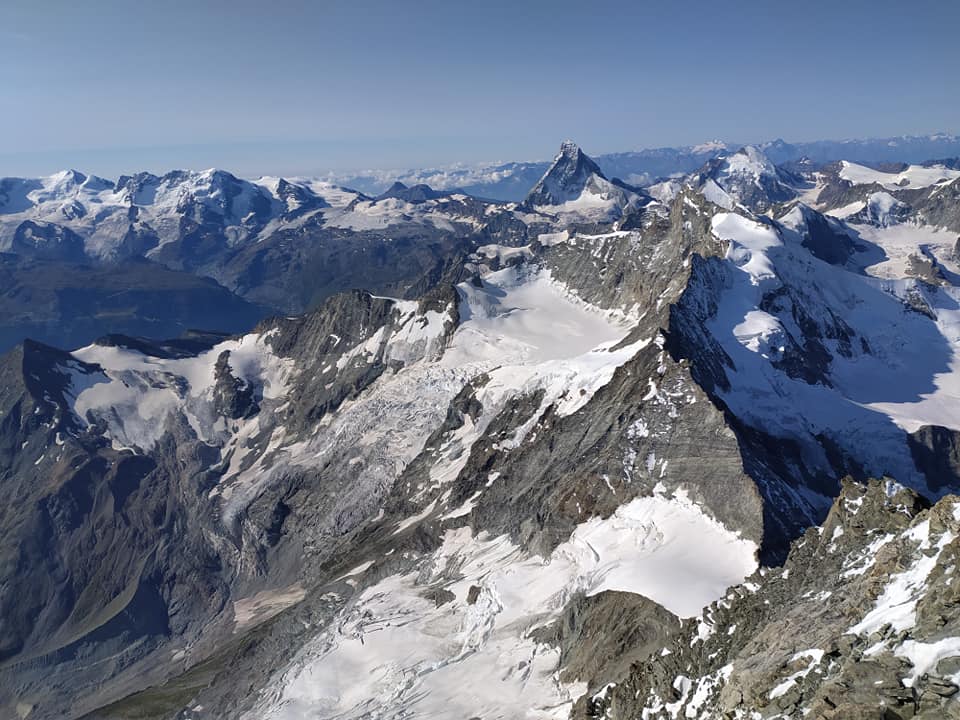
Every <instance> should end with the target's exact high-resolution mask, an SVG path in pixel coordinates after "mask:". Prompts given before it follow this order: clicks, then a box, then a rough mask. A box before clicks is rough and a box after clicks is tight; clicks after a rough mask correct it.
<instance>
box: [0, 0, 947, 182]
mask: <svg viewBox="0 0 960 720" xmlns="http://www.w3.org/2000/svg"><path fill="white" fill-rule="evenodd" d="M920 5H924V6H926V7H925V8H920V7H918V4H916V3H915V4H903V3H891V2H869V3H868V2H860V1H856V2H849V3H843V4H842V5H840V6H836V5H834V4H830V3H826V2H812V3H804V4H803V6H802V7H792V6H781V5H769V4H767V3H761V2H741V3H734V4H733V5H727V6H719V5H718V4H715V3H705V2H701V3H693V4H692V5H691V4H685V5H683V6H669V7H664V6H660V5H655V4H636V3H629V2H626V1H625V0H615V1H608V2H602V3H598V4H597V5H596V6H595V7H594V8H591V10H590V12H589V13H584V12H583V11H582V8H579V6H577V5H575V4H573V3H570V2H559V3H547V2H543V1H542V0H537V1H535V2H530V3H525V4H523V5H520V6H514V5H513V4H510V3H505V2H493V3H488V4H484V5H483V6H477V7H472V8H464V7H460V6H456V7H451V6H449V5H448V4H445V3H440V2H423V3H418V4H416V5H415V6H412V5H411V6H408V5H401V4H394V3H387V2H360V3H350V4H349V5H348V4H343V3H326V4H323V5H321V4H307V5H304V4H302V3H297V2H291V1H289V0H288V1H285V2H280V3H278V4H275V5H273V6H271V7H270V8H266V7H265V6H263V5H262V4H258V3H254V2H249V1H246V0H244V1H243V2H236V3H232V2H231V3H228V2H206V3H202V4H199V5H195V4H190V3H186V2H170V3H164V4H162V5H144V6H130V5H129V4H128V3H122V2H119V0H99V1H98V2H92V3H86V4H83V5H78V4H72V3H63V2H50V1H49V0H48V1H47V2H43V1H32V2H26V1H24V0H11V1H10V2H7V3H5V4H4V6H3V7H2V8H0V27H2V30H0V39H2V40H3V42H2V43H0V77H2V78H3V81H4V88H5V90H4V92H3V93H0V98H2V102H3V105H4V106H5V108H4V109H5V112H3V113H0V175H44V174H49V173H51V172H55V171H56V170H58V169H63V168H66V167H76V168H77V169H80V170H83V171H84V172H90V173H95V174H98V175H103V176H106V177H115V176H117V175H120V174H122V173H129V172H133V171H139V170H143V169H149V170H151V171H155V172H162V171H163V170H166V169H171V168H189V169H200V168H206V167H222V168H225V169H228V170H230V171H231V172H235V173H236V174H238V175H243V176H251V175H253V176H256V175H288V176H289V175H325V174H327V173H331V172H337V173H342V172H347V171H357V170H365V169H406V168H422V167H442V166H450V165H454V164H458V163H460V164H476V163H480V162H498V161H510V160H517V161H523V160H543V159H548V158H549V157H552V155H553V153H554V152H555V150H556V147H557V145H558V144H559V142H560V141H561V140H563V139H565V138H572V139H573V140H575V141H577V142H578V143H580V144H581V145H582V147H584V149H585V150H586V151H587V152H589V153H590V154H594V155H601V154H605V153H610V152H622V151H629V150H638V149H642V148H656V147H671V146H684V145H694V144H698V143H701V142H706V141H709V140H712V139H715V138H718V137H719V138H721V139H725V140H728V141H733V142H736V143H739V142H759V141H763V140H769V139H774V138H777V137H782V138H784V139H786V140H787V141H804V140H819V139H843V138H862V137H888V136H901V135H928V134H931V133H934V132H948V133H956V132H958V131H960V126H958V125H957V118H958V117H960V97H958V96H957V94H956V93H949V92H946V90H947V89H948V88H950V87H953V86H954V85H955V78H956V77H957V75H958V72H960V58H958V55H957V53H956V52H955V51H954V50H953V46H952V37H951V35H952V33H953V28H955V27H957V26H958V25H960V6H956V5H946V6H945V5H942V4H939V3H933V2H924V3H920ZM924 9H925V11H921V10H924Z"/></svg>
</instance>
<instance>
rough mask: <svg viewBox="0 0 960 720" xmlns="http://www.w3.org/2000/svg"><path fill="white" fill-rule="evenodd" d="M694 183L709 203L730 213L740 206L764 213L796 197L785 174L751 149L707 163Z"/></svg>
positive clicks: (744, 148) (748, 147)
mask: <svg viewBox="0 0 960 720" xmlns="http://www.w3.org/2000/svg"><path fill="white" fill-rule="evenodd" d="M692 183H693V185H694V186H695V187H698V188H699V189H700V190H701V191H702V192H703V194H704V195H705V196H706V197H707V199H708V200H710V201H711V202H713V203H715V204H717V205H719V206H721V207H723V208H726V209H728V210H730V209H733V208H734V207H736V206H738V205H739V206H743V207H745V208H748V209H749V210H752V211H759V212H764V211H766V210H768V209H769V208H770V207H772V206H773V205H775V204H777V203H780V202H785V201H787V200H791V199H793V198H794V197H796V195H797V192H796V190H795V189H794V188H793V187H791V186H790V184H789V182H788V178H787V177H786V174H785V173H784V172H783V171H781V170H780V169H779V168H777V166H776V165H774V163H773V162H772V161H771V160H770V158H769V157H767V155H766V154H765V153H764V152H763V151H762V150H761V149H760V148H757V147H755V146H752V145H747V146H745V147H742V148H740V149H739V150H737V151H736V152H734V153H729V154H724V155H721V156H719V157H717V158H714V159H713V160H710V161H708V162H707V163H706V164H705V165H704V166H703V168H701V169H700V171H699V172H698V173H696V174H695V175H694V177H693V180H692Z"/></svg>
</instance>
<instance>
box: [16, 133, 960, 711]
mask: <svg viewBox="0 0 960 720" xmlns="http://www.w3.org/2000/svg"><path fill="white" fill-rule="evenodd" d="M843 147H846V148H848V149H851V150H856V151H858V152H860V151H864V150H863V147H861V146H860V145H857V144H855V143H854V144H850V145H847V146H841V149H842V148H843ZM824 152H826V151H824ZM864 152H865V151H864ZM611 157H612V156H607V161H606V163H607V165H608V166H612V167H617V165H616V163H615V162H614V160H612V159H610V158H611ZM644 157H647V156H644ZM670 157H673V160H670V158H669V157H667V156H663V157H661V159H660V162H663V163H666V162H668V160H670V162H674V163H681V165H678V166H676V167H678V168H679V169H677V170H676V171H675V172H670V173H662V174H661V176H660V177H646V178H644V177H641V176H640V175H639V174H637V175H636V176H635V177H630V176H627V177H626V180H620V179H615V178H612V175H611V176H610V177H609V178H608V175H607V174H605V172H604V170H603V169H601V168H602V164H601V163H597V162H594V161H593V160H592V159H591V158H589V157H588V156H587V155H586V154H585V153H584V152H583V151H582V150H581V149H580V148H579V147H577V146H576V145H575V144H573V143H570V142H565V143H564V144H563V145H562V147H561V149H560V152H559V153H558V154H557V156H556V158H555V159H554V161H553V162H552V163H551V164H549V165H546V164H544V165H543V166H542V167H540V168H539V169H540V171H541V172H542V173H543V174H542V176H541V178H540V180H539V181H537V182H536V183H535V184H534V185H533V187H532V189H530V190H529V192H528V193H527V194H526V196H525V199H523V200H522V201H521V200H520V199H519V198H518V199H515V200H496V199H490V196H481V195H480V194H479V193H477V195H474V194H471V193H470V192H467V191H465V190H462V189H456V188H440V189H436V188H431V187H429V186H428V185H426V184H423V183H420V182H409V183H407V182H396V183H395V184H393V185H392V186H389V187H388V188H387V189H385V190H383V191H381V192H376V193H374V192H371V193H370V194H365V193H362V192H359V191H355V190H350V189H347V188H344V187H341V186H338V185H334V184H331V183H328V182H321V181H313V180H303V179H301V180H287V179H280V178H261V179H259V180H256V181H251V180H243V179H240V178H238V177H236V176H234V175H232V174H230V173H226V172H223V171H219V170H216V171H215V170H211V171H207V172H202V173H196V172H186V171H177V172H171V173H167V174H165V175H162V176H156V175H152V174H149V173H140V174H137V175H133V176H125V177H123V178H120V179H118V180H117V181H116V182H114V181H110V180H104V179H100V178H96V177H93V176H87V175H84V174H83V173H80V172H75V171H71V172H65V173H60V174H57V175H54V176H51V177H47V178H41V179H36V180H31V179H6V180H3V181H0V250H2V251H3V254H2V257H0V273H6V274H7V276H8V277H10V278H12V279H11V283H13V284H14V285H15V286H16V287H17V288H19V289H18V290H16V291H9V292H8V291H7V290H6V289H4V291H3V295H2V297H0V303H7V304H8V306H9V307H10V308H11V312H10V314H9V316H8V317H11V318H14V319H13V320H10V321H9V323H8V325H7V326H5V330H6V329H8V328H9V335H4V336H3V337H9V339H10V342H8V347H9V350H8V351H7V352H6V354H4V355H3V356H2V357H0V459H2V463H0V483H2V487H3V489H4V491H5V492H4V496H5V498H6V499H7V501H6V502H5V503H4V504H3V506H2V507H0V537H2V538H3V543H2V544H0V626H2V630H3V632H2V633H0V716H2V717H10V718H19V719H21V720H47V719H53V718H56V719H58V720H62V719H70V720H72V719H79V718H89V719H107V718H109V719H113V720H133V719H135V718H136V719H148V718H150V719H156V720H164V719H167V720H173V719H176V720H207V719H210V720H221V719H231V720H295V719H299V718H340V719H346V718H371V717H376V718H396V719H397V720H399V719H400V718H404V719H409V718H450V719H451V720H452V719H453V718H457V719H459V718H514V717H525V718H537V719H541V718H544V719H545V718H587V717H607V718H623V719H625V720H626V719H630V720H633V719H634V718H642V719H643V720H651V719H653V718H664V719H666V718H669V719H671V720H677V719H679V718H690V719H693V718H704V719H707V718H742V719H744V720H757V719H772V718H791V719H793V718H797V719H800V718H817V719H822V720H827V719H831V720H832V719H836V720H846V719H848V718H863V719H864V720H866V719H873V718H876V719H877V720H890V719H892V718H902V719H906V718H914V717H916V718H930V719H933V718H952V717H957V718H960V594H958V593H960V590H958V586H957V584H956V583H955V582H954V576H955V574H956V572H957V561H958V557H957V554H958V552H960V499H958V498H957V494H958V493H960V450H958V448H960V405H958V403H957V394H958V391H960V390H958V389H960V364H958V350H960V264H958V262H960V258H958V242H960V239H958V237H960V236H958V233H960V225H958V218H960V171H958V170H957V169H956V163H955V162H950V161H942V160H941V161H936V160H931V161H929V162H926V161H916V160H915V159H914V158H908V159H910V160H911V162H914V163H915V164H895V165H894V164H890V163H889V162H884V163H883V164H881V163H877V162H873V163H871V162H869V160H866V159H864V158H863V157H862V156H857V157H853V158H851V159H846V158H838V157H830V158H823V157H807V158H806V159H804V160H803V161H799V160H798V158H795V157H793V151H792V150H791V149H790V148H789V147H787V146H786V144H784V143H779V144H778V143H773V144H767V145H766V146H764V145H757V146H748V147H744V148H732V147H727V146H725V145H723V144H711V145H710V146H709V147H703V148H699V149H697V150H696V151H694V150H692V149H691V150H690V151H689V152H686V153H685V154H683V158H682V162H681V160H678V159H677V157H678V156H677V157H675V156H670ZM691 157H695V158H697V163H698V165H696V166H694V167H687V166H686V165H685V164H684V163H690V162H691V160H690V158H691ZM628 160H629V158H626V157H619V160H618V161H617V162H619V163H620V165H619V166H620V167H628V166H629V163H628ZM877 160H882V161H887V160H888V158H887V157H886V156H884V157H878V158H877ZM864 163H866V164H864ZM666 175H672V177H663V176H666ZM131 268H132V269H131ZM131 273H133V274H132V275H131ZM71 278H72V279H71ZM78 278H80V280H78ZM89 278H98V280H97V281H96V282H91V281H90V280H89ZM131 278H133V279H131ZM80 286H82V287H84V288H85V290H84V291H83V292H81V291H80V290H79V289H78V288H79V287H80ZM5 288H6V286H5ZM172 298H178V299H180V300H181V301H182V300H183V299H184V298H190V302H187V303H186V304H182V305H179V306H178V305H177V304H176V303H174V302H173V301H172V300H171V299H172ZM14 310H16V312H14ZM201 310H202V312H200V311H201ZM75 317H84V318H90V319H89V321H87V322H86V323H85V324H82V325H78V326H77V327H76V328H75V332H74V333H73V334H63V333H62V332H61V331H60V330H58V328H59V327H60V325H61V324H66V325H71V324H72V323H73V322H74V321H73V320H72V319H71V318H75ZM145 318H149V321H147V320H145ZM198 319H199V320H198ZM198 326H199V327H203V328H206V329H204V330H197V329H195V328H196V327H198ZM24 328H28V329H29V330H24ZM33 328H40V329H43V328H46V329H47V330H48V331H49V332H48V333H47V334H43V333H40V332H39V330H37V331H36V332H34V330H33ZM58 333H59V335H58ZM24 335H38V336H37V337H30V338H29V339H23V336H24ZM58 336H59V337H61V338H66V340H64V341H63V342H57V341H56V337H58Z"/></svg>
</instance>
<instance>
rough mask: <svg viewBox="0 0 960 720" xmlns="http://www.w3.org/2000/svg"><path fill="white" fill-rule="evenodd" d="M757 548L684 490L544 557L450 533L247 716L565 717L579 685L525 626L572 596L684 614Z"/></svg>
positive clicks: (325, 638)
mask: <svg viewBox="0 0 960 720" xmlns="http://www.w3.org/2000/svg"><path fill="white" fill-rule="evenodd" d="M756 549H757V548H756V545H755V544H754V543H753V542H751V541H748V540H743V539H741V538H739V537H738V536H737V535H736V534H734V533H732V532H730V531H729V530H727V529H726V528H724V527H723V526H722V525H720V524H719V523H717V522H716V521H715V520H712V519H710V518H708V517H707V516H706V515H705V514H704V513H703V511H702V510H700V508H699V507H697V506H696V505H695V504H694V503H692V502H691V501H689V500H688V499H687V498H686V497H685V495H684V494H683V493H678V494H677V496H675V497H674V498H666V497H664V496H662V495H656V496H653V497H645V498H638V499H635V500H633V501H631V502H630V503H627V504H626V505H623V506H621V507H620V508H619V509H618V510H617V511H616V512H615V513H614V514H613V515H612V516H611V517H609V518H607V519H605V520H601V519H600V518H593V519H591V520H589V521H587V522H585V523H583V524H581V525H579V526H578V527H577V528H576V530H575V531H574V533H573V535H572V536H571V537H570V539H569V540H568V541H567V542H565V543H563V544H561V545H560V546H558V547H557V548H556V549H555V550H554V551H553V553H552V554H551V555H550V557H548V558H542V557H539V556H535V555H528V554H527V553H525V552H523V551H522V549H521V548H519V547H518V546H517V545H515V544H514V543H513V542H511V541H510V540H509V538H508V537H506V536H500V537H489V536H487V534H486V533H483V532H481V533H480V534H479V535H476V536H474V535H472V533H471V530H470V529H469V528H460V529H458V530H448V531H447V533H446V535H445V537H444V542H443V545H442V546H441V547H440V548H439V549H438V550H437V551H436V552H435V553H434V554H433V557H432V558H431V559H428V560H426V561H425V562H424V563H423V565H422V568H423V569H421V570H420V571H419V572H417V571H414V572H410V573H407V574H399V575H391V576H389V577H386V578H384V579H383V580H380V581H379V582H377V583H375V584H373V585H371V586H369V587H367V588H366V589H365V590H363V591H362V592H361V593H360V595H359V596H358V597H357V598H355V599H353V600H351V601H350V602H349V603H348V605H347V607H346V608H345V609H344V610H343V611H342V612H341V614H340V616H339V617H338V618H336V619H335V620H334V622H332V623H331V624H330V626H329V629H327V630H325V631H324V632H322V633H321V634H320V635H319V636H317V637H315V638H313V639H312V640H311V641H310V642H309V643H308V644H307V645H306V646H305V647H304V648H303V649H302V650H301V651H300V652H299V653H298V654H297V656H296V657H294V658H293V660H292V661H291V662H290V664H289V666H288V667H287V668H285V669H283V670H281V671H280V672H279V673H278V675H277V677H276V679H275V680H274V681H273V682H271V683H270V687H271V690H270V691H269V693H268V694H266V695H265V696H264V697H263V698H262V701H261V703H260V704H259V706H258V707H257V708H256V710H255V711H254V712H252V713H250V714H249V715H248V716H247V717H248V720H254V718H258V719H259V718H264V719H270V720H295V719H297V718H302V717H313V718H318V719H319V718H334V717H336V718H362V717H380V718H450V720H454V719H457V720H459V719H460V718H464V717H474V716H476V717H511V716H516V715H518V714H519V715H522V716H523V717H528V718H564V717H567V716H568V714H569V712H570V709H571V706H572V702H573V701H574V700H575V699H576V698H577V697H579V696H580V695H582V694H583V692H585V690H586V688H585V687H584V686H583V685H582V684H581V683H570V684H567V683H564V682H562V681H561V680H560V676H559V670H560V668H559V660H560V651H559V650H558V649H557V648H555V647H553V646H551V645H548V644H542V643H540V642H538V641H537V640H536V639H535V633H534V631H535V630H536V629H537V628H541V627H543V626H544V625H546V624H548V623H550V622H552V621H553V620H555V619H556V618H557V617H558V616H559V614H560V612H561V611H562V610H563V608H564V607H565V606H566V604H567V603H568V601H569V600H570V598H571V597H572V596H573V595H575V594H576V593H585V594H587V595H592V594H595V593H599V592H603V591H606V590H621V591H627V592H634V593H641V594H643V595H645V596H647V597H649V598H651V599H653V600H654V601H656V602H659V603H660V604H661V605H663V606H664V607H666V608H667V609H668V610H671V611H672V612H674V613H676V614H677V615H679V616H681V617H692V616H695V615H697V614H698V613H699V612H700V610H701V609H702V608H703V606H705V605H706V604H708V603H710V602H712V601H713V600H716V599H718V598H720V597H722V596H723V594H724V593H725V592H726V589H727V587H728V586H729V585H732V584H736V583H738V582H740V581H742V580H743V579H744V578H745V577H747V576H748V575H749V574H751V573H752V572H753V571H754V570H755V569H756V559H755V555H756ZM365 565H366V566H367V567H369V565H370V564H369V563H366V564H365ZM363 569H364V570H365V569H366V568H363ZM353 577H356V575H354V576H353ZM351 582H352V581H351ZM441 593H442V594H443V595H444V596H445V597H447V598H450V599H449V600H446V601H444V602H440V603H439V604H438V602H435V601H434V600H432V599H429V598H431V597H440V595H441Z"/></svg>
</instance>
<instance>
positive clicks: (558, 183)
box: [526, 140, 606, 207]
mask: <svg viewBox="0 0 960 720" xmlns="http://www.w3.org/2000/svg"><path fill="white" fill-rule="evenodd" d="M594 177H597V178H600V179H601V180H604V181H605V180H606V177H605V176H604V174H603V171H601V170H600V167H599V166H598V165H597V164H596V163H595V162H594V161H593V160H591V159H590V158H589V157H588V156H587V155H586V154H585V153H584V152H583V150H581V149H580V147H579V146H578V145H577V144H576V143H575V142H573V141H572V140H564V141H563V143H561V145H560V152H559V153H558V154H557V156H556V157H555V158H554V159H553V163H551V165H550V167H549V168H548V169H547V172H546V173H544V175H543V177H542V178H540V181H539V182H538V183H537V184H536V185H534V187H533V189H532V190H531V191H530V194H529V195H527V201H526V202H527V204H528V205H529V206H531V207H537V206H544V205H562V204H563V203H565V202H569V201H570V200H575V199H576V198H579V197H580V195H581V194H582V193H583V189H584V188H585V187H586V186H587V184H588V183H590V181H591V180H592V179H593V178H594Z"/></svg>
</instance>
